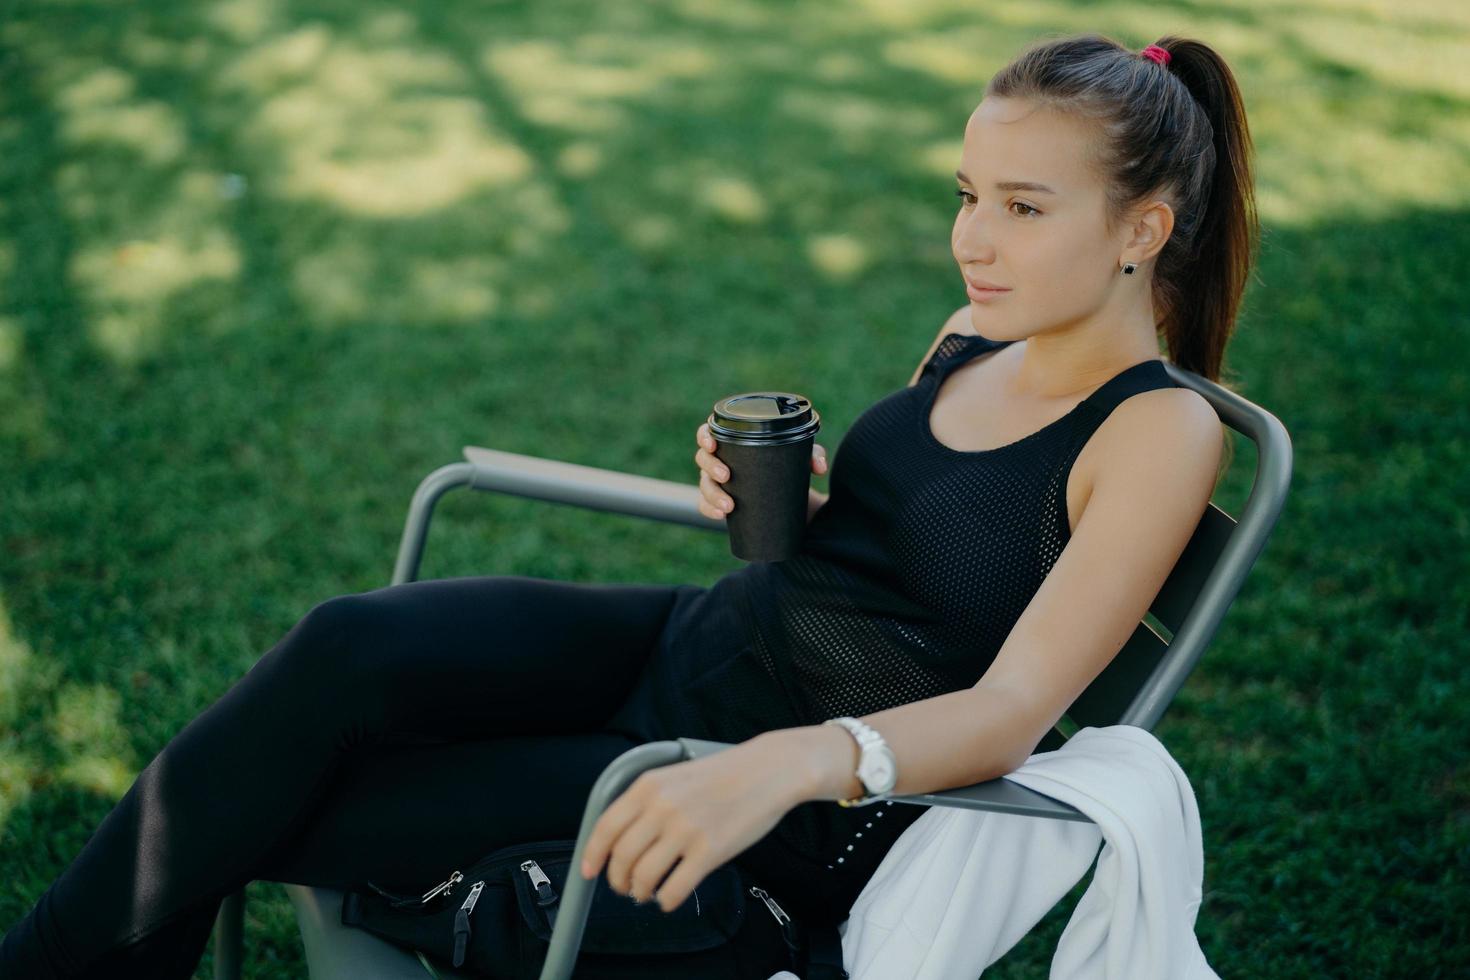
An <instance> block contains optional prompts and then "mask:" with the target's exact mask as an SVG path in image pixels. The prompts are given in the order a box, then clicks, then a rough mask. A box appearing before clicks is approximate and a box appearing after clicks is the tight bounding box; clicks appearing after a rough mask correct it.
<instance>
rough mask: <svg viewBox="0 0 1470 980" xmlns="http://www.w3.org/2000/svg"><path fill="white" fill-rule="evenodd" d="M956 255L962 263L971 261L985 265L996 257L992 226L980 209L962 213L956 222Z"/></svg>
mask: <svg viewBox="0 0 1470 980" xmlns="http://www.w3.org/2000/svg"><path fill="white" fill-rule="evenodd" d="M954 256H955V258H956V259H957V260H958V261H959V262H960V264H961V265H966V264H969V263H971V262H975V263H979V264H981V265H983V264H985V263H987V262H990V261H991V260H993V259H994V258H995V243H994V242H993V241H992V235H991V229H990V226H989V224H988V223H987V222H986V221H985V220H984V219H982V218H981V216H980V214H979V212H978V211H977V212H973V213H971V214H967V215H961V216H960V218H959V221H958V222H957V223H956V225H955V230H954Z"/></svg>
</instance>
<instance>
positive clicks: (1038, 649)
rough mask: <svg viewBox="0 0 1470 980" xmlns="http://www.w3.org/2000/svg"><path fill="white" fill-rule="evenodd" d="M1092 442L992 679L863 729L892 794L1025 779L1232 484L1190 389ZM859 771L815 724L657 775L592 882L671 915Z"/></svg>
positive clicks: (835, 737) (609, 835)
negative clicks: (874, 733) (875, 735)
mask: <svg viewBox="0 0 1470 980" xmlns="http://www.w3.org/2000/svg"><path fill="white" fill-rule="evenodd" d="M1104 430H1107V435H1106V436H1105V437H1104V436H1103V431H1104ZM1094 437H1095V438H1098V437H1102V438H1103V443H1102V445H1101V446H1100V447H1099V448H1101V449H1102V450H1104V451H1103V452H1102V453H1101V456H1102V458H1103V459H1105V460H1106V463H1105V464H1103V466H1102V467H1101V469H1100V472H1099V473H1098V474H1097V475H1096V476H1095V477H1094V479H1093V487H1092V493H1091V495H1090V497H1089V498H1088V502H1087V506H1086V507H1085V509H1084V510H1083V514H1082V517H1081V518H1080V519H1079V521H1078V524H1077V529H1076V531H1075V532H1074V533H1073V534H1072V536H1071V538H1070V540H1069V541H1068V542H1067V545H1066V547H1065V548H1063V549H1062V553H1061V555H1060V556H1059V557H1058V558H1057V561H1056V563H1055V564H1054V565H1053V566H1052V568H1051V570H1050V572H1048V574H1047V576H1046V579H1045V580H1044V581H1043V582H1042V584H1041V587H1040V588H1039V589H1038V590H1037V592H1036V595H1035V596H1033V597H1032V600H1031V602H1030V603H1029V604H1028V605H1027V606H1026V609H1025V611H1024V612H1023V613H1022V614H1021V616H1020V618H1019V619H1018V620H1017V621H1016V624H1015V626H1014V627H1013V628H1012V629H1011V632H1010V633H1009V634H1008V635H1007V637H1006V641H1005V643H1004V644H1003V645H1002V646H1001V649H1000V651H999V653H998V654H997V655H996V658H995V661H994V662H993V663H992V664H991V665H990V667H989V669H988V670H986V672H985V674H984V676H983V677H981V678H980V680H979V682H977V683H976V684H975V686H974V687H971V688H967V689H965V690H961V691H952V692H950V693H948V694H942V695H939V696H938V697H933V698H926V699H924V700H922V701H915V702H911V703H909V704H904V705H899V706H897V707H894V708H888V709H886V710H883V711H878V712H875V713H873V714H869V715H865V716H863V719H862V720H864V721H866V722H867V723H868V724H870V725H872V726H873V727H874V728H876V729H877V730H878V731H879V732H880V733H881V734H882V735H883V737H884V740H885V741H887V743H888V746H889V748H890V749H892V750H893V754H894V757H895V759H896V761H897V768H898V781H897V784H896V785H895V786H894V789H893V794H894V795H910V794H915V793H927V792H934V791H937V790H943V789H952V788H956V787H960V786H968V785H970V784H972V783H978V782H984V781H985V780H988V779H994V778H996V777H998V776H1003V775H1005V774H1006V773H1008V772H1011V771H1013V770H1015V769H1016V768H1018V767H1019V766H1020V765H1021V764H1022V763H1023V762H1025V761H1026V759H1027V758H1028V757H1029V756H1030V754H1031V753H1032V751H1033V750H1034V749H1035V747H1036V744H1037V743H1038V742H1040V741H1041V738H1042V736H1044V735H1045V734H1046V732H1047V730H1049V729H1050V728H1051V727H1052V726H1053V725H1055V724H1056V723H1057V720H1058V719H1059V718H1060V717H1061V716H1062V714H1063V712H1065V711H1066V709H1067V707H1068V706H1070V705H1071V703H1072V702H1073V701H1074V700H1076V698H1077V696H1078V695H1079V694H1081V693H1082V691H1083V690H1084V689H1085V688H1086V687H1087V685H1088V684H1090V683H1091V682H1092V680H1093V679H1094V678H1096V677H1097V675H1098V674H1099V673H1101V672H1102V670H1103V668H1104V667H1105V666H1106V665H1107V664H1108V662H1109V661H1110V660H1112V658H1113V657H1114V656H1116V655H1117V653H1118V651H1119V650H1121V649H1122V647H1123V644H1124V643H1125V642H1126V641H1127V639H1128V637H1129V636H1130V635H1132V633H1133V630H1134V628H1135V627H1136V626H1137V625H1138V623H1139V622H1140V621H1141V620H1142V619H1143V616H1144V614H1145V613H1146V612H1147V610H1148V606H1149V604H1150V603H1151V602H1152V601H1153V599H1154V597H1155V596H1157V595H1158V593H1159V590H1160V588H1162V587H1163V583H1164V580H1165V578H1167V576H1168V574H1169V571H1170V570H1171V569H1172V568H1173V567H1174V563H1175V562H1176V561H1178V559H1179V556H1180V554H1182V553H1183V551H1184V547H1185V545H1186V544H1187V543H1188V541H1189V538H1190V535H1191V534H1193V532H1194V529H1195V528H1196V527H1197V526H1198V524H1199V520H1200V518H1201V516H1203V514H1204V510H1205V507H1206V506H1207V505H1208V504H1209V500H1210V496H1211V494H1212V493H1213V491H1214V487H1215V480H1216V477H1217V475H1218V468H1219V463H1220V454H1221V451H1222V441H1221V429H1220V422H1219V418H1218V416H1217V415H1216V414H1215V411H1214V409H1213V408H1212V407H1211V406H1210V404H1209V403H1208V402H1207V401H1205V400H1204V398H1203V397H1202V396H1200V395H1199V394H1197V393H1195V392H1193V391H1190V390H1188V389H1162V390H1160V391H1157V392H1144V393H1141V394H1139V395H1136V396H1134V397H1133V398H1130V399H1128V400H1127V401H1125V402H1124V403H1123V404H1122V405H1120V406H1119V407H1118V408H1117V409H1116V410H1114V412H1113V413H1112V414H1111V415H1110V416H1109V417H1108V420H1107V421H1106V422H1105V423H1104V425H1103V427H1101V428H1100V429H1099V431H1098V433H1096V434H1095V436H1094ZM857 760H858V747H857V742H856V741H855V740H854V739H853V738H852V736H851V735H849V734H848V733H847V732H846V731H845V730H843V729H840V728H838V727H837V726H835V725H808V726H802V727H799V728H785V729H776V730H773V731H769V732H764V733H762V734H760V735H757V736H755V737H754V738H751V739H748V740H746V741H744V742H741V743H739V744H738V745H734V746H731V747H730V748H728V749H723V750H721V751H719V752H716V753H713V754H711V755H707V756H702V757H700V758H698V759H691V760H689V761H687V762H682V763H677V764H674V765H669V766H660V767H658V768H656V769H651V770H649V771H647V772H645V773H643V774H641V775H640V776H639V777H638V778H637V779H635V780H634V781H633V782H632V783H631V784H630V785H629V787H628V788H627V789H626V790H625V791H624V792H623V793H622V794H621V795H620V796H619V797H618V798H617V799H616V800H614V801H613V803H612V805H611V806H609V807H608V809H607V810H606V811H605V812H604V813H603V814H602V816H601V818H599V820H598V822H597V824H596V826H595V827H594V828H593V831H592V834H591V836H590V837H589V839H588V843H587V848H586V853H585V855H584V860H583V867H582V873H583V875H584V876H585V877H589V878H590V877H594V876H595V875H597V874H598V873H600V872H601V870H602V868H603V865H604V863H605V864H606V866H607V875H608V882H609V884H610V885H611V886H612V887H613V888H614V889H615V890H617V891H620V892H622V893H624V894H628V895H631V896H633V897H634V898H636V899H638V900H640V901H643V900H647V899H648V898H649V897H656V898H657V899H658V901H659V905H660V907H661V908H663V909H664V910H665V911H670V910H672V909H674V908H677V907H678V906H679V905H680V904H682V903H683V902H684V900H685V899H686V898H688V896H689V895H690V893H691V892H693V890H694V888H695V886H696V885H698V884H699V883H700V881H702V880H703V879H704V878H705V876H706V875H708V874H709V873H710V872H711V871H713V870H714V869H715V868H717V867H718V866H720V865H721V864H723V863H725V862H726V861H728V860H730V859H732V858H734V857H735V856H736V855H738V854H739V853H740V852H741V851H743V850H745V849H746V848H747V847H749V846H750V845H751V844H754V843H755V842H756V841H758V840H760V839H761V838H762V837H764V836H765V835H766V834H767V833H769V832H770V831H771V829H772V828H773V827H775V825H776V823H777V822H779V821H780V819H781V817H782V816H784V815H785V814H786V813H787V812H788V811H789V810H791V809H792V808H793V807H795V806H797V805H799V804H801V803H803V802H807V801H810V800H837V799H847V798H849V797H854V796H860V795H862V793H863V786H862V784H861V782H860V781H859V780H858V778H857V776H856V769H857Z"/></svg>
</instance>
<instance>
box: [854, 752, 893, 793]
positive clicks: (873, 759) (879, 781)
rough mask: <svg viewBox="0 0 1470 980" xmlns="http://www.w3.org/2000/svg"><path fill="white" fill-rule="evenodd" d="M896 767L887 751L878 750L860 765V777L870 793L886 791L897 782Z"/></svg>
mask: <svg viewBox="0 0 1470 980" xmlns="http://www.w3.org/2000/svg"><path fill="white" fill-rule="evenodd" d="M895 769H896V767H895V766H894V764H893V760H892V759H890V758H889V757H888V755H887V753H884V752H877V753H873V754H871V755H870V757H869V758H868V759H867V760H865V761H864V764H863V765H861V766H859V767H858V778H859V779H861V780H862V781H863V785H864V786H866V787H867V788H868V792H870V793H886V792H888V791H889V790H891V789H892V788H893V784H894V783H895V782H897V773H896V772H895Z"/></svg>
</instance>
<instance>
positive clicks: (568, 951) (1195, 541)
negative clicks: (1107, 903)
mask: <svg viewBox="0 0 1470 980" xmlns="http://www.w3.org/2000/svg"><path fill="white" fill-rule="evenodd" d="M1165 366H1166V368H1167V370H1168V371H1169V374H1170V375H1171V376H1172V377H1173V379H1174V380H1175V381H1176V382H1178V383H1179V384H1181V385H1184V386H1186V387H1189V388H1192V389H1194V390H1195V391H1197V392H1199V393H1200V394H1201V395H1203V396H1204V397H1205V398H1206V399H1207V400H1208V401H1209V402H1210V404H1211V405H1212V406H1214V408H1215V411H1216V412H1217V413H1218V414H1219V416H1220V418H1221V420H1222V421H1223V422H1224V423H1225V424H1226V425H1227V426H1229V427H1230V428H1232V429H1234V430H1235V431H1237V432H1239V433H1241V434H1243V435H1244V436H1246V437H1247V438H1249V439H1250V440H1251V441H1252V442H1253V443H1254V444H1255V447H1256V467H1255V472H1254V474H1253V480H1252V484H1251V489H1250V493H1249V495H1248V497H1247V499H1246V501H1245V504H1244V506H1243V507H1242V508H1241V513H1240V516H1239V519H1238V520H1237V519H1234V518H1232V517H1231V516H1230V515H1229V514H1227V513H1225V512H1224V511H1223V510H1221V509H1220V508H1219V507H1217V506H1216V505H1215V504H1214V503H1213V502H1212V503H1210V504H1209V506H1208V507H1207V508H1206V510H1205V513H1204V515H1203V516H1202V517H1201V518H1200V522H1199V525H1198V526H1197V527H1196V528H1195V531H1194V535H1193V536H1192V537H1191V539H1190V541H1189V544H1188V545H1187V546H1186V547H1185V550H1184V552H1183V554H1182V555H1181V556H1180V558H1179V561H1178V562H1177V563H1176V564H1175V566H1174V569H1173V570H1172V571H1171V572H1170V574H1169V577H1168V579H1167V580H1166V581H1165V583H1164V585H1163V587H1162V588H1161V589H1160V590H1159V594H1158V596H1157V597H1156V598H1155V599H1154V601H1153V602H1152V603H1151V604H1150V606H1149V613H1150V615H1149V616H1148V617H1145V620H1144V621H1143V622H1140V623H1139V625H1138V627H1137V628H1136V629H1135V630H1134V632H1133V635H1132V636H1131V637H1130V638H1129V640H1128V642H1127V643H1126V644H1124V646H1123V649H1122V650H1121V651H1120V652H1119V653H1118V655H1117V656H1116V657H1115V658H1114V659H1113V660H1112V662H1111V663H1110V664H1109V665H1108V667H1107V668H1106V669H1105V670H1104V671H1103V672H1102V673H1101V674H1100V675H1099V676H1098V677H1097V678H1096V679H1095V680H1094V681H1093V682H1092V684H1091V685H1089V686H1088V688H1087V689H1086V690H1085V691H1083V693H1082V694H1081V696H1079V697H1078V698H1077V700H1076V701H1075V702H1073V704H1072V706H1071V707H1070V708H1069V709H1068V710H1067V713H1066V714H1065V715H1064V716H1063V719H1062V721H1061V722H1060V723H1059V724H1058V726H1057V728H1055V729H1053V730H1052V731H1050V732H1048V733H1047V735H1046V737H1045V738H1043V739H1042V740H1041V742H1040V744H1039V745H1038V746H1037V749H1036V751H1038V752H1044V751H1049V750H1051V749H1055V748H1058V747H1060V746H1061V745H1062V744H1064V743H1065V742H1066V739H1067V737H1068V734H1069V733H1070V732H1075V731H1076V730H1077V729H1079V728H1083V727H1087V726H1097V727H1103V726H1107V725H1115V724H1124V725H1135V726H1137V727H1140V728H1143V729H1146V730H1152V729H1153V727H1154V725H1155V724H1157V723H1158V720H1159V718H1160V717H1161V716H1162V715H1163V713H1164V710H1165V709H1166V708H1167V707H1168V705H1169V704H1170V702H1172V701H1173V699H1174V696H1175V695H1176V694H1177V693H1178V691H1179V689H1180V687H1181V686H1182V685H1183V684H1184V681H1185V678H1187V677H1188V676H1189V673H1190V671H1191V670H1193V669H1194V665H1195V664H1196V663H1197V662H1198V661H1199V658H1200V656H1201V655H1202V654H1203V653H1204V651H1205V648H1206V647H1207V646H1208V645H1209V643H1210V642H1211V640H1212V639H1213V638H1214V636H1215V632H1216V630H1217V628H1218V627H1219V625H1220V621H1221V619H1222V618H1223V617H1224V615H1225V611H1226V610H1227V609H1228V608H1229V607H1230V604H1231V603H1232V602H1233V601H1234V600H1235V596H1236V594H1237V593H1238V592H1239V591H1240V588H1241V586H1242V585H1243V584H1244V582H1245V579H1246V576H1247V575H1248V574H1249V572H1250V570H1251V567H1252V566H1253V565H1254V564H1255V561H1256V558H1257V557H1258V556H1259V555H1260V553H1261V550H1262V549H1263V548H1264V547H1265V545H1266V540H1267V538H1268V537H1269V536H1270V534H1271V531H1272V530H1273V528H1274V527H1275V525H1276V521H1277V518H1278V517H1279V516H1280V514H1281V508H1282V506H1283V505H1284V504H1285V502H1286V496H1287V492H1288V488H1289V485H1290V482H1291V469H1292V449H1291V440H1290V437H1289V436H1288V434H1287V432H1286V429H1285V427H1284V426H1283V425H1282V424H1281V422H1280V420H1278V419H1277V418H1276V417H1275V416H1274V415H1272V414H1271V413H1270V412H1267V411H1266V410H1265V409H1263V408H1261V407H1260V406H1258V405H1256V404H1254V403H1253V402H1251V401H1248V400H1247V399H1245V398H1244V397H1242V396H1240V395H1239V394H1236V393H1235V392H1232V391H1230V390H1228V389H1226V388H1224V387H1222V386H1220V385H1218V384H1215V383H1213V382H1211V381H1209V380H1207V379H1205V378H1203V377H1201V376H1199V375H1197V374H1195V373H1193V372H1191V371H1188V370H1185V369H1183V368H1180V367H1178V366H1177V365H1174V364H1169V363H1167V362H1166V363H1165ZM464 455H465V462H462V463H453V464H450V465H446V466H443V467H440V468H439V469H437V470H435V471H434V472H432V473H430V474H429V475H428V476H427V477H425V478H424V480H423V482H422V483H420V484H419V487H418V490H417V491H416V492H415V493H414V497H413V501H412V503H411V505H410V507H409V512H408V519H407V522H406V524H405V526H404V530H403V537H402V540H401V542H400V544H399V549H398V559H397V563H396V565H395V567H394V570H393V584H398V583H400V582H408V581H412V580H413V579H414V578H415V577H416V575H417V574H418V568H419V562H420V559H421V558H422V555H423V549H424V542H425V539H426V537H427V535H428V528H429V521H430V518H431V516H432V513H433V509H434V505H435V503H436V502H437V501H438V500H439V498H440V497H441V496H443V495H444V494H445V493H446V492H448V491H449V490H452V489H454V488H456V487H468V488H470V489H472V490H484V491H490V492H495V493H504V494H511V495H513V496H519V497H528V498H531V499H535V500H544V501H551V502H554V503H561V504H570V505H573V506H577V507H587V508H591V509H594V510H602V511H611V512H613V513H618V514H627V515H630V516H634V517H644V518H649V519H651V520H657V521H666V522H669V523H674V524H686V525H689V526H690V527H696V528H702V529H704V530H708V531H721V532H722V531H724V530H725V525H724V523H723V522H722V521H716V520H713V519H711V518H707V517H705V516H704V515H702V514H701V513H699V509H698V505H697V501H698V498H699V490H698V488H697V487H696V486H695V485H693V484H692V483H691V484H686V483H679V482H673V481H669V480H658V479H651V478H649V477H643V476H636V475H633V474H630V473H623V472H619V471H615V470H606V469H599V468H596V467H591V466H582V465H579V464H576V463H567V462H561V461H558V460H551V459H544V458H540V457H535V456H524V455H520V454H517V453H509V452H501V451H499V450H494V449H485V448H482V447H479V446H466V447H465V448H464ZM1150 620H1152V621H1153V622H1150ZM1154 623H1156V624H1157V627H1156V626H1155V625H1154ZM1161 630H1162V631H1163V632H1161ZM1165 632H1168V633H1170V635H1169V636H1167V637H1166V636H1165V635H1163V634H1164V633H1165ZM729 747H730V746H729V744H727V743H723V742H710V741H704V740H700V739H691V738H676V739H671V740H668V741H660V742H652V743H648V744H645V745H640V746H637V747H635V748H633V749H630V750H628V751H627V752H625V753H623V754H622V755H620V756H619V757H618V758H616V759H614V760H613V761H612V762H611V763H609V764H608V766H607V768H606V769H605V770H604V771H603V773H602V775H601V776H600V777H599V779H598V780H597V782H596V784H595V785H594V786H593V788H592V791H591V793H590V794H589V796H588V800H587V806H586V809H585V810H584V811H583V817H582V825H581V830H580V832H579V833H578V836H577V847H576V851H575V852H574V854H573V858H572V861H573V864H572V866H573V867H575V866H576V864H577V862H579V861H580V860H581V857H582V852H583V849H584V848H585V846H586V841H587V837H588V836H589V835H590V834H591V831H592V826H593V825H594V824H595V823H596V821H597V818H598V817H599V816H600V815H601V814H602V812H603V810H604V809H606V808H607V806H608V805H609V804H610V803H611V802H612V801H613V800H614V799H616V798H617V796H618V794H619V793H621V792H622V791H623V790H624V789H625V788H626V787H627V786H628V785H629V784H630V783H631V782H632V781H633V780H634V779H635V778H637V776H638V774H639V773H641V772H643V771H645V770H647V769H651V768H653V767H655V766H662V765H669V764H671V763H675V762H682V761H685V760H687V759H693V758H697V757H699V756H702V755H706V754H708V753H711V752H718V751H720V750H721V749H725V748H729ZM893 799H894V800H895V801H897V802H901V803H913V804H924V805H931V806H951V807H962V808H965V809H972V810H990V811H996V812H1001V813H1014V814H1021V815H1025V816H1033V817H1046V818H1050V819H1055V820H1075V821H1081V822H1089V820H1088V818H1087V817H1086V816H1084V815H1083V814H1082V813H1080V812H1079V811H1077V810H1076V809H1074V808H1073V807H1070V806H1068V805H1066V804H1064V803H1061V802H1059V801H1057V800H1053V799H1051V798H1050V797H1047V796H1044V795H1042V794H1040V793H1036V792H1033V791H1031V790H1028V789H1025V788H1024V787H1022V786H1020V785H1019V784H1017V783H1014V782H1012V781H1010V780H1008V779H1006V778H1004V777H1001V778H998V779H992V780H988V781H986V782H983V783H976V784H974V785H972V786H966V787H963V788H958V789H949V790H944V791H941V792H934V793H919V794H914V795H908V796H895V797H893ZM592 885H593V883H592V882H590V881H586V880H584V879H582V877H581V876H580V875H572V876H570V877H569V878H568V882H567V886H566V889H565V893H564V895H563V896H562V900H561V908H562V910H563V913H562V914H561V915H559V916H558V918H557V921H556V926H555V928H554V929H553V931H552V937H551V946H550V950H549V952H548V955H547V959H546V963H545V965H544V966H543V968H542V971H541V975H540V980H567V978H569V977H570V976H571V973H572V967H573V964H574V963H575V960H576V955H577V950H578V948H579V947H580V945H581V942H582V933H583V928H584V926H585V924H586V918H587V909H588V907H589V906H590V903H591V900H592ZM286 890H287V892H288V894H289V895H290V897H291V901H292V903H293V905H294V906H295V909H296V914H297V921H298V923H299V925H300V927H301V931H302V938H303V941H304V943H305V945H306V951H307V960H308V967H309V970H310V974H311V976H312V977H313V978H314V980H347V978H353V980H356V978H362V977H373V978H382V980H422V978H423V977H425V976H427V973H426V971H425V970H424V967H423V965H422V964H421V963H420V962H419V960H418V959H416V958H415V957H414V956H413V955H412V954H410V953H407V952H405V951H404V950H402V949H400V948H399V947H397V946H394V945H393V944H391V943H389V942H386V941H384V940H380V939H378V938H377V937H375V936H372V935H370V934H367V933H364V932H362V931H360V930H357V929H352V928H348V927H344V926H342V925H341V924H340V919H339V913H340V909H341V893H340V892H337V891H333V890H331V889H324V888H308V887H304V886H300V885H287V886H286ZM243 911H244V906H243V893H241V894H237V895H233V896H231V897H230V899H229V900H227V902H226V903H225V904H224V905H223V906H222V907H221V910H220V915H219V919H218V921H217V924H216V928H215V952H216V961H215V962H216V968H215V976H216V978H218V980H238V977H239V968H240V955H241V954H240V938H241V919H242V916H243ZM439 973H440V976H442V977H445V978H454V980H470V978H471V975H470V974H467V973H459V972H455V971H450V970H440V971H439Z"/></svg>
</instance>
